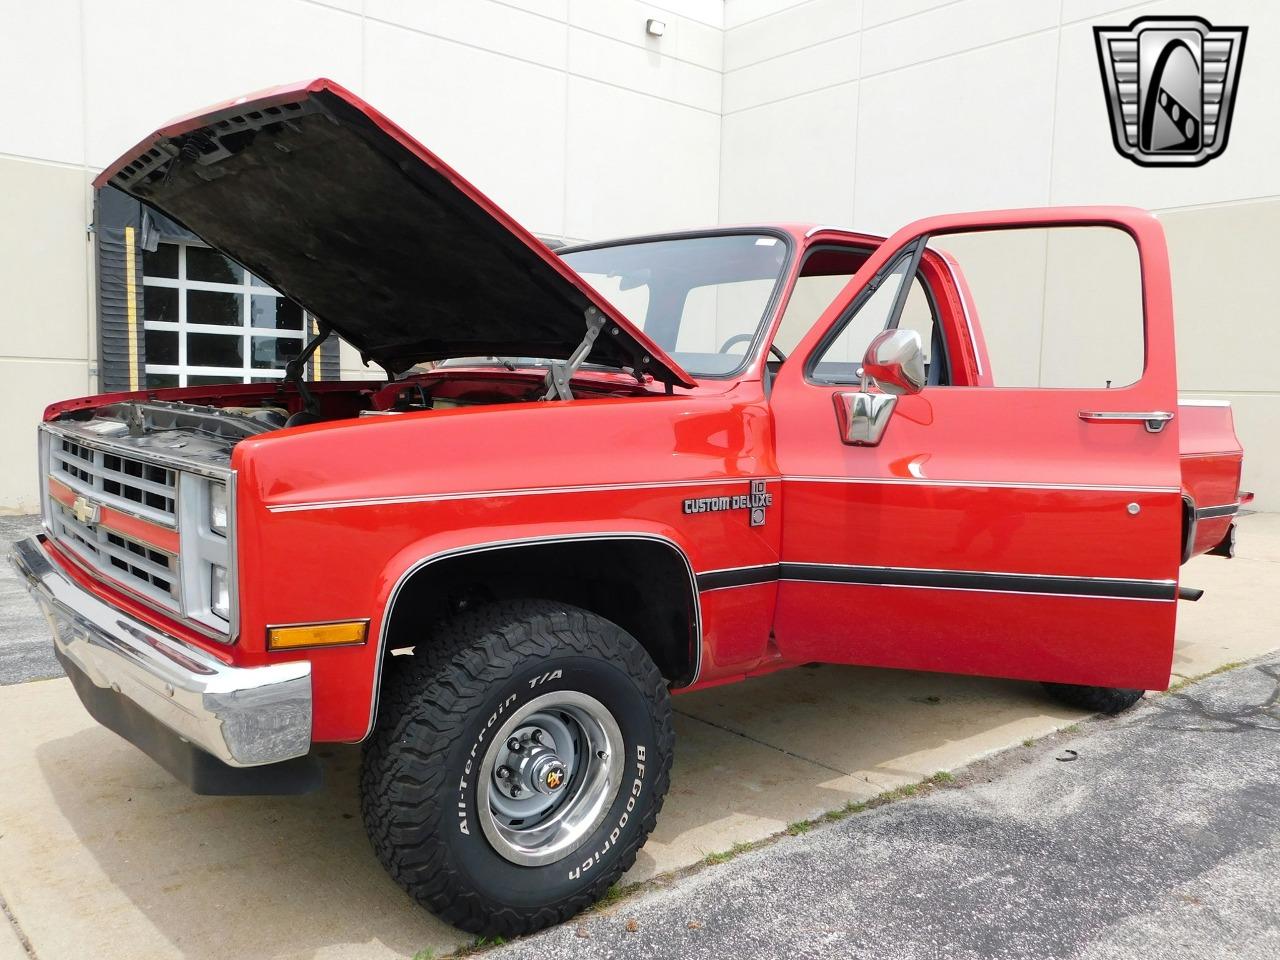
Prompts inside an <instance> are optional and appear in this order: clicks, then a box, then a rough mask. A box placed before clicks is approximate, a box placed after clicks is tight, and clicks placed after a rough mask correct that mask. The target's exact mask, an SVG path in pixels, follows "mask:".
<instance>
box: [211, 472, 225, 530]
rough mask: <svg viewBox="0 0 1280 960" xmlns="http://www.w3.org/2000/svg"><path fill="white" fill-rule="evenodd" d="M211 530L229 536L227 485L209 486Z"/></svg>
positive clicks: (215, 484) (216, 484)
mask: <svg viewBox="0 0 1280 960" xmlns="http://www.w3.org/2000/svg"><path fill="white" fill-rule="evenodd" d="M209 529H210V530H212V531H213V532H214V533H220V534H222V535H223V536H224V537H225V536H226V535H227V485H226V484H225V483H210V484H209Z"/></svg>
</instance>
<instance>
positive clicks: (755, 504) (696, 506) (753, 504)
mask: <svg viewBox="0 0 1280 960" xmlns="http://www.w3.org/2000/svg"><path fill="white" fill-rule="evenodd" d="M771 506H773V494H772V493H770V492H769V490H768V481H766V480H752V481H751V488H750V492H749V493H743V494H738V495H736V496H731V497H692V498H690V499H688V500H686V501H685V502H684V512H685V513H718V512H720V511H721V510H749V511H751V520H750V524H751V526H753V527H763V526H764V520H765V510H766V509H767V508H769V507H771Z"/></svg>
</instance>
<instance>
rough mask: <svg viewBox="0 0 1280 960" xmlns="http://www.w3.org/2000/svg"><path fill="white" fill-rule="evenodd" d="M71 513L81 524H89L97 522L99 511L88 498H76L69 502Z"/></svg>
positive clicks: (96, 505)
mask: <svg viewBox="0 0 1280 960" xmlns="http://www.w3.org/2000/svg"><path fill="white" fill-rule="evenodd" d="M71 512H72V513H73V514H74V515H75V518H76V519H77V520H79V521H80V522H81V523H84V524H91V523H97V522H98V515H99V513H100V509H99V507H98V504H96V503H94V502H93V501H92V500H90V499H89V498H88V497H76V498H75V499H74V500H73V501H71Z"/></svg>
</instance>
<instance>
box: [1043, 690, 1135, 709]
mask: <svg viewBox="0 0 1280 960" xmlns="http://www.w3.org/2000/svg"><path fill="white" fill-rule="evenodd" d="M1044 688H1045V690H1047V691H1049V695H1050V696H1051V697H1053V698H1054V699H1055V700H1057V701H1059V702H1060V703H1065V704H1066V705H1067V706H1068V707H1075V708H1076V709H1078V710H1088V711H1089V712H1090V713H1105V714H1106V715H1107V716H1115V715H1116V714H1117V713H1121V712H1123V711H1125V710H1128V709H1129V708H1130V707H1132V706H1133V705H1134V704H1135V703H1137V702H1138V701H1139V700H1141V699H1142V697H1143V695H1144V694H1145V693H1146V691H1145V690H1129V689H1127V688H1125V687H1083V686H1078V685H1076V684H1074V683H1046V684H1044Z"/></svg>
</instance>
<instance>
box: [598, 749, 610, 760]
mask: <svg viewBox="0 0 1280 960" xmlns="http://www.w3.org/2000/svg"><path fill="white" fill-rule="evenodd" d="M596 757H597V758H599V759H600V760H607V759H608V757H609V755H608V754H607V753H605V752H604V751H603V750H597V751H596Z"/></svg>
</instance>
